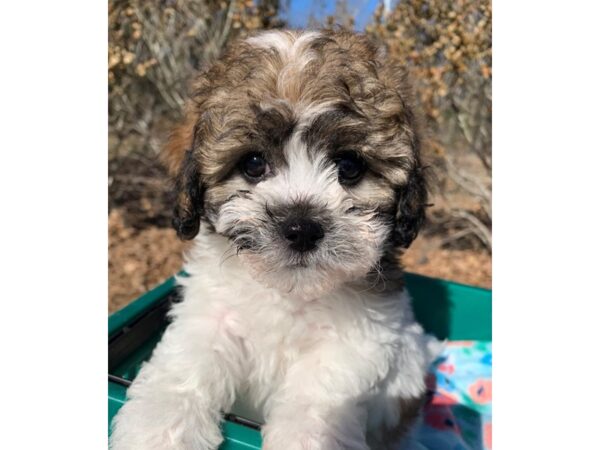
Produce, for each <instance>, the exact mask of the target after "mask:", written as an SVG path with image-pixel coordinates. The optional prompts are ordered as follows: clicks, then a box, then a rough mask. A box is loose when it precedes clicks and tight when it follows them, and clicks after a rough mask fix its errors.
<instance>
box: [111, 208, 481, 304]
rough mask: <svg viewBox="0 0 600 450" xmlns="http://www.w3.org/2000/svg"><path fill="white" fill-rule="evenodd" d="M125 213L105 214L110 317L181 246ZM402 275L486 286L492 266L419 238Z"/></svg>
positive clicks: (175, 261)
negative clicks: (129, 222)
mask: <svg viewBox="0 0 600 450" xmlns="http://www.w3.org/2000/svg"><path fill="white" fill-rule="evenodd" d="M126 215H127V213H126V212H125V210H124V209H122V208H114V209H112V210H111V212H110V214H109V220H108V224H109V255H110V256H109V297H110V298H109V311H110V312H114V311H116V310H118V309H120V308H122V307H123V306H125V305H126V304H127V303H129V302H130V301H131V300H133V299H135V298H136V297H138V296H139V295H141V294H143V293H144V292H146V291H148V290H149V289H151V288H152V287H154V286H155V285H156V284H158V283H160V282H161V281H163V280H164V279H165V278H167V277H169V276H171V275H173V274H174V273H175V272H177V271H178V270H179V269H180V268H181V264H182V252H183V251H184V248H185V244H184V243H182V242H181V241H180V240H179V239H178V238H177V236H176V235H175V231H174V230H173V229H171V228H167V227H158V226H153V225H151V226H145V227H143V228H136V227H134V226H131V225H127V222H126V220H125V217H126ZM403 261H404V264H405V267H406V270H408V271H411V272H417V273H421V274H423V275H429V276H432V277H438V278H445V279H449V280H455V281H458V282H461V283H466V284H473V285H477V286H483V287H491V282H492V263H491V258H490V255H489V254H488V253H487V252H485V251H484V250H473V249H466V250H465V249H463V250H461V249H445V248H440V247H439V245H438V243H437V242H436V240H435V239H433V238H426V237H422V236H421V237H419V238H417V240H416V241H415V242H414V243H413V245H412V246H411V247H410V249H409V250H408V251H407V253H406V254H405V255H404V258H403Z"/></svg>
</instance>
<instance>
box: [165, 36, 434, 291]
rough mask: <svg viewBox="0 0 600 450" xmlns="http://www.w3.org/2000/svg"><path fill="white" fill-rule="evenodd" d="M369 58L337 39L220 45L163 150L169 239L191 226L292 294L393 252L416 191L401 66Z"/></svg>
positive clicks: (415, 151) (420, 212)
mask: <svg viewBox="0 0 600 450" xmlns="http://www.w3.org/2000/svg"><path fill="white" fill-rule="evenodd" d="M383 61H384V55H383V54H381V52H380V51H378V49H377V48H376V47H374V46H373V45H372V44H371V43H370V42H369V41H368V40H367V39H365V38H364V37H360V36H356V35H353V34H349V33H321V32H319V33H317V32H312V33H303V34H301V33H292V32H269V33H266V34H261V35H257V36H255V37H252V38H249V39H247V40H246V41H243V42H238V43H236V44H234V46H233V47H232V48H230V50H229V51H228V52H227V53H226V55H225V56H224V57H223V58H222V59H221V60H220V61H219V62H217V63H216V64H215V65H214V66H213V67H212V68H211V69H210V70H209V71H208V72H206V73H205V74H203V75H202V76H201V77H200V79H199V80H198V81H197V83H196V85H195V90H194V97H193V100H192V102H191V103H190V104H189V106H188V111H187V118H186V123H185V124H184V125H183V126H182V127H180V128H179V129H178V130H176V132H175V133H174V135H173V137H172V139H171V142H170V145H169V146H168V148H167V152H166V153H167V159H168V160H169V163H170V165H171V169H172V171H173V172H174V173H175V174H176V189H177V193H178V198H177V205H176V209H175V220H174V224H175V227H176V228H177V231H178V233H179V235H180V237H182V238H184V239H191V238H193V237H194V236H195V235H196V234H197V233H198V230H199V226H200V219H201V218H202V219H204V220H205V221H206V222H207V226H208V227H210V229H211V230H213V231H214V232H216V233H219V234H221V235H223V236H226V237H227V238H228V239H229V240H230V242H231V250H232V252H233V253H234V254H237V257H239V258H240V259H241V260H242V261H243V263H244V264H246V266H247V268H248V270H249V271H250V272H251V273H252V274H253V275H254V276H255V277H256V278H257V279H258V280H260V281H261V282H263V283H265V284H266V285H268V286H271V287H275V288H277V289H280V290H282V291H284V292H289V293H291V294H293V295H298V296H301V297H312V296H315V295H319V294H321V293H323V292H326V291H327V290H330V289H332V288H333V287H335V286H336V285H339V284H340V283H343V282H346V281H351V280H356V279H358V278H363V277H365V276H366V275H367V274H368V273H369V272H372V271H377V270H378V262H379V260H380V259H381V257H382V256H383V254H384V252H386V251H388V250H389V249H390V248H392V247H394V246H400V247H407V246H408V245H409V244H410V242H411V241H412V240H413V239H414V238H415V236H416V234H417V231H418V228H419V226H420V225H421V223H422V221H423V218H424V207H425V203H426V196H427V195H426V190H425V183H424V180H423V176H422V174H421V167H420V160H419V140H418V135H417V130H416V125H415V123H414V122H415V120H414V115H413V112H412V110H411V106H410V105H411V97H410V92H409V89H408V87H407V86H406V82H405V76H404V72H403V71H402V70H401V69H400V68H399V67H397V66H394V65H387V64H385V63H384V62H383Z"/></svg>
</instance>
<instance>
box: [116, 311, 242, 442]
mask: <svg viewBox="0 0 600 450" xmlns="http://www.w3.org/2000/svg"><path fill="white" fill-rule="evenodd" d="M240 371H241V364H240V358H239V342H237V341H236V338H235V337H233V336H231V335H230V334H228V333H227V332H226V330H224V329H223V327H221V326H219V325H218V324H216V323H212V322H211V321H209V320H202V321H200V322H195V323H189V322H188V323H178V322H177V321H176V322H174V323H173V324H172V325H171V326H170V327H169V328H168V329H167V331H166V332H165V335H164V337H163V339H162V341H161V342H160V343H159V345H158V346H157V348H156V350H155V351H154V354H153V355H152V358H151V360H150V361H149V362H148V363H146V364H145V365H144V366H143V367H142V369H141V371H140V373H139V374H138V376H137V377H136V379H135V381H134V382H133V384H132V385H131V387H130V388H129V390H128V392H127V396H128V401H127V402H126V403H125V404H124V405H123V407H122V408H121V409H120V411H119V413H118V414H117V416H116V417H115V419H114V421H113V431H112V436H111V443H110V448H111V449H113V450H142V449H143V450H184V449H186V450H189V449H194V450H213V449H216V448H217V447H218V446H219V444H220V443H221V441H222V436H221V431H220V427H219V425H220V420H221V411H223V410H227V409H229V408H230V407H231V405H232V403H233V401H234V398H235V390H236V387H237V380H240V379H241V376H240Z"/></svg>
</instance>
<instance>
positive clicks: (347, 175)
mask: <svg viewBox="0 0 600 450" xmlns="http://www.w3.org/2000/svg"><path fill="white" fill-rule="evenodd" d="M334 161H335V163H336V164H337V168H338V180H339V182H340V183H341V184H344V185H348V186H351V185H353V184H356V183H358V181H359V180H360V179H361V178H362V176H363V175H364V173H365V171H366V169H367V165H366V163H365V160H364V159H362V158H361V157H360V156H358V155H357V154H356V153H354V152H346V153H342V154H340V155H339V156H337V157H336V158H334Z"/></svg>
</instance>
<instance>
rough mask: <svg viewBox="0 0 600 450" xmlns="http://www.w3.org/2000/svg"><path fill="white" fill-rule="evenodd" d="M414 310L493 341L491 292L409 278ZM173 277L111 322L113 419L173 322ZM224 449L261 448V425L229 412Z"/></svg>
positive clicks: (452, 330)
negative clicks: (169, 315)
mask: <svg viewBox="0 0 600 450" xmlns="http://www.w3.org/2000/svg"><path fill="white" fill-rule="evenodd" d="M406 284H407V287H408V290H409V291H410V293H411V296H412V298H413V309H414V311H415V314H416V316H417V319H418V320H419V322H420V323H421V324H422V325H423V327H424V328H425V330H426V331H428V332H429V333H432V334H434V335H436V336H437V337H438V338H440V339H449V340H454V341H457V340H481V341H491V340H492V291H490V290H488V289H481V288H477V287H473V286H467V285H463V284H458V283H453V282H450V281H445V280H440V279H435V278H429V277H424V276H421V275H415V274H407V275H406ZM179 299H180V296H179V294H178V292H177V289H176V283H175V279H174V278H169V279H168V280H167V281H165V282H164V283H163V284H161V285H159V286H157V287H156V288H154V289H153V290H151V291H150V292H148V293H146V294H144V295H142V296H141V297H140V298H138V299H137V300H135V301H134V302H132V303H130V304H129V305H127V306H126V307H125V308H123V309H122V310H120V311H117V312H116V313H114V314H112V315H111V316H110V317H109V318H108V345H109V361H108V366H109V367H108V370H109V374H108V421H109V433H110V422H111V421H112V418H113V417H114V415H115V414H116V413H117V411H118V410H119V408H120V407H121V405H123V403H124V402H125V394H126V391H127V386H129V384H131V381H132V380H133V379H134V378H135V376H136V374H137V372H138V370H139V368H140V366H141V364H142V363H143V362H144V361H146V360H147V359H149V358H150V355H151V354H152V350H153V349H154V346H155V345H156V344H157V342H158V341H159V340H160V337H161V335H162V332H163V331H164V329H165V327H166V326H167V324H168V322H167V319H166V317H165V314H166V312H167V311H168V310H169V307H170V306H171V304H172V303H173V302H177V301H179ZM223 435H224V438H225V441H224V443H223V445H222V446H221V449H222V450H247V449H260V446H261V437H260V431H259V425H258V424H256V423H254V422H252V421H250V420H247V419H245V418H243V417H239V416H237V415H235V414H229V415H227V416H226V417H225V421H224V424H223Z"/></svg>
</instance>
